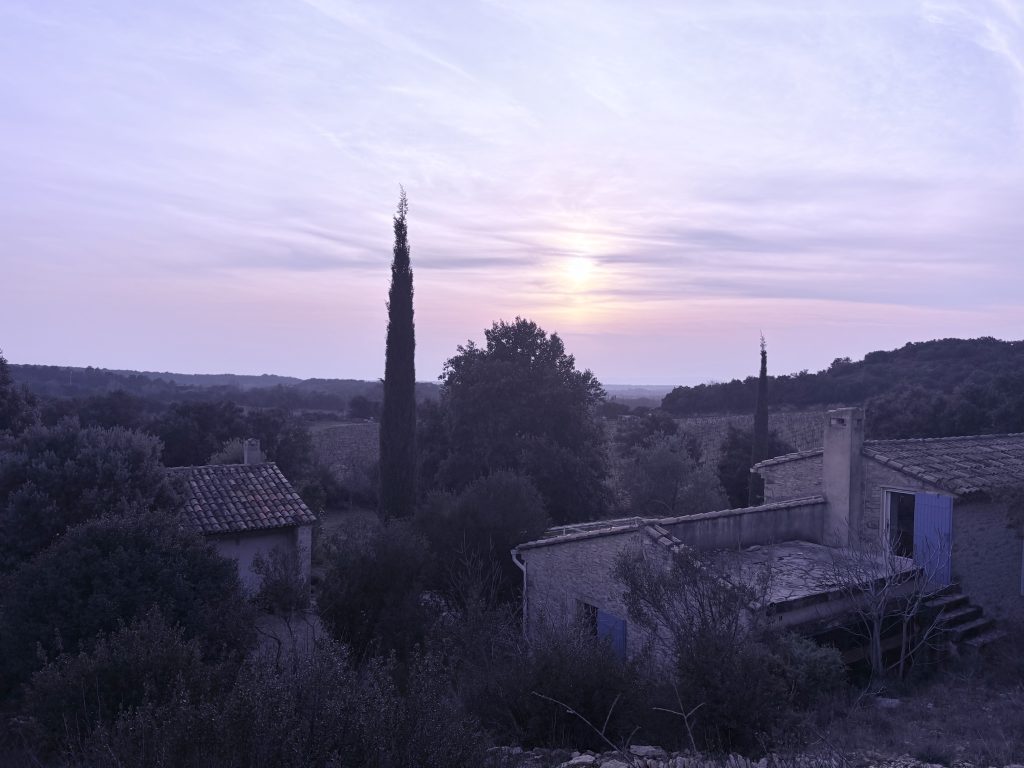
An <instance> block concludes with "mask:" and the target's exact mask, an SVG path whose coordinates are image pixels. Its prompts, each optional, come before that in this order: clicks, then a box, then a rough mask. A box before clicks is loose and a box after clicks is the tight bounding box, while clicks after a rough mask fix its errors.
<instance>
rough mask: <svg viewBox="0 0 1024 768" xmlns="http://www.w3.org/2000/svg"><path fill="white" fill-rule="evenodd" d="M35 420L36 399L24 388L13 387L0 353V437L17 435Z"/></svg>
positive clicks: (6, 365)
mask: <svg viewBox="0 0 1024 768" xmlns="http://www.w3.org/2000/svg"><path fill="white" fill-rule="evenodd" d="M37 420H38V411H37V403H36V398H35V397H34V396H33V395H32V394H31V393H30V392H29V391H28V390H27V389H25V388H24V387H19V386H17V385H15V383H14V380H13V379H12V378H11V368H10V366H9V365H8V364H7V359H6V358H5V357H4V356H3V352H2V351H0V435H2V434H3V433H4V432H10V433H12V434H18V433H19V432H21V431H22V430H24V429H27V428H28V427H29V426H31V425H32V424H35V423H36V421H37Z"/></svg>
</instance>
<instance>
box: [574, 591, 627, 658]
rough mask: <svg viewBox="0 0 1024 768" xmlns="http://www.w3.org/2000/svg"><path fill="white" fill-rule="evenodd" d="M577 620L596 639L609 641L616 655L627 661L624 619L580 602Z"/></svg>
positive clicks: (578, 602)
mask: <svg viewBox="0 0 1024 768" xmlns="http://www.w3.org/2000/svg"><path fill="white" fill-rule="evenodd" d="M576 620H577V621H578V622H579V623H580V626H582V627H583V628H584V629H585V630H586V631H588V632H589V633H590V634H591V635H593V636H594V637H600V638H605V639H607V640H608V642H609V643H611V646H612V650H613V651H615V655H616V656H618V657H619V659H621V660H623V661H625V659H626V622H625V620H624V619H620V618H619V617H618V616H615V615H614V614H611V613H608V612H607V611H603V610H601V609H600V608H598V607H597V606H596V605H591V604H590V603H586V602H583V601H582V600H578V601H577V602H576Z"/></svg>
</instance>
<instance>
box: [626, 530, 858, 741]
mask: <svg viewBox="0 0 1024 768" xmlns="http://www.w3.org/2000/svg"><path fill="white" fill-rule="evenodd" d="M615 575H616V578H617V579H618V580H619V581H620V582H621V583H622V584H623V586H624V587H625V588H626V592H625V595H624V598H625V601H626V604H627V607H628V610H629V615H630V618H632V619H633V620H634V621H636V622H638V624H640V626H642V627H644V628H645V629H646V630H647V631H648V632H650V633H651V634H652V636H655V637H658V638H660V639H662V640H663V642H665V643H667V646H668V647H667V648H664V650H667V651H668V654H667V655H668V657H669V659H670V662H671V670H672V673H673V677H674V680H673V682H674V685H675V689H676V692H677V695H678V704H679V708H680V709H679V711H682V712H693V716H692V718H691V719H690V721H689V723H688V724H687V725H688V726H689V727H690V728H692V731H693V734H694V737H695V738H696V739H697V741H698V743H699V745H700V746H701V747H703V748H705V749H710V750H716V751H717V750H722V751H745V752H750V751H755V750H758V749H762V748H764V747H765V746H768V745H771V744H772V743H776V742H777V741H778V740H780V739H784V738H788V736H789V735H790V734H791V732H792V730H793V729H794V727H795V724H796V722H797V720H798V718H797V713H798V712H799V711H800V710H802V709H806V708H808V707H809V706H811V705H812V704H813V702H814V701H815V700H816V697H817V696H818V695H819V694H822V693H827V692H828V691H829V690H833V689H834V688H835V687H837V686H838V685H839V684H840V683H841V681H842V679H843V667H842V663H841V660H840V658H839V655H838V653H836V652H835V651H834V650H830V649H818V648H817V647H815V646H814V645H813V644H812V643H809V641H806V640H801V639H799V638H795V637H791V636H788V635H786V634H783V633H780V632H778V631H777V630H775V629H774V628H773V625H772V624H771V623H770V622H769V621H768V620H767V618H766V616H765V614H764V612H763V610H762V609H761V607H760V606H761V605H763V599H764V595H765V594H766V592H767V590H766V588H767V585H766V584H755V583H751V582H747V581H739V580H737V579H736V578H735V575H734V574H733V573H732V572H730V571H729V570H728V569H727V568H724V567H721V566H720V565H719V564H718V561H717V560H716V559H715V558H714V556H713V555H708V554H705V553H698V552H696V551H694V550H691V549H681V550H680V551H678V552H676V553H674V554H673V555H672V556H671V559H670V562H668V563H666V562H665V561H664V559H662V557H658V556H654V555H652V554H651V553H649V552H647V551H645V550H643V549H637V550H635V551H627V552H624V553H622V554H621V555H620V556H619V558H618V560H617V562H616V565H615Z"/></svg>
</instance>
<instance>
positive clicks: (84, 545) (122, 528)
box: [0, 514, 253, 689]
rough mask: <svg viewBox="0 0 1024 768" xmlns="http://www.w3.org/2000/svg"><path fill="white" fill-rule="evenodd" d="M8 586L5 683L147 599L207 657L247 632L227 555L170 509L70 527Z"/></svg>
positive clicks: (244, 607)
mask: <svg viewBox="0 0 1024 768" xmlns="http://www.w3.org/2000/svg"><path fill="white" fill-rule="evenodd" d="M7 587H8V588H7V590H6V592H5V594H4V595H3V597H2V610H0V672H2V675H0V679H2V680H3V681H4V688H5V689H8V688H11V687H13V686H15V685H16V684H17V683H19V682H23V681H25V680H27V679H28V677H29V676H30V675H31V674H32V672H34V671H35V670H37V669H39V668H40V667H41V666H42V664H43V663H44V662H45V660H46V659H53V658H55V657H56V656H58V655H60V654H61V653H63V652H68V653H76V652H78V651H79V650H84V651H86V652H88V651H89V650H90V649H91V648H92V647H93V644H94V641H95V638H96V637H97V636H98V635H100V634H101V633H107V632H113V631H116V630H117V629H118V627H119V626H120V625H121V624H122V623H131V622H132V621H134V620H135V619H137V618H140V617H142V616H143V615H145V614H146V613H148V612H149V611H150V610H151V609H152V608H153V607H154V606H155V607H157V608H159V609H160V611H161V612H162V613H163V615H164V616H165V617H166V619H167V621H169V622H171V623H177V624H180V625H181V627H182V629H183V630H184V637H185V638H186V639H192V638H196V639H198V640H199V642H200V646H201V648H202V650H203V653H204V655H205V656H208V657H213V656H223V655H225V654H230V653H233V652H241V651H244V650H246V649H247V648H248V647H249V646H250V645H251V641H252V637H253V630H252V622H251V616H250V609H249V606H248V604H247V602H246V601H245V598H244V597H243V595H242V590H241V585H240V583H239V580H238V571H237V566H236V565H235V563H234V562H233V561H231V560H226V559H224V558H222V557H220V556H219V555H217V553H216V552H215V551H214V550H213V548H212V547H211V546H210V545H208V544H206V543H205V542H204V541H203V540H202V539H201V538H200V537H199V536H198V535H196V534H192V533H189V532H186V531H184V530H183V529H182V528H181V527H180V525H179V524H178V521H177V519H176V518H169V517H166V516H161V515H157V514H149V515H142V516H138V517H131V518H122V519H118V518H101V519H99V520H94V521H91V522H88V523H85V524H83V525H81V526H79V527H77V528H73V529H71V530H70V531H68V532H67V533H66V534H65V535H64V536H62V537H61V538H60V539H58V540H57V541H56V542H55V543H54V544H53V545H52V546H51V547H49V548H48V549H46V550H45V551H43V552H42V553H40V554H39V555H37V556H36V557H35V558H34V559H32V560H30V561H29V562H27V563H25V564H23V565H22V566H21V567H20V568H19V569H18V570H17V571H15V572H14V573H13V574H12V575H11V577H10V579H9V582H8V584H7ZM40 651H41V652H42V654H43V656H44V659H43V661H40V658H39V653H40Z"/></svg>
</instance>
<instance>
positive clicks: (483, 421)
mask: <svg viewBox="0 0 1024 768" xmlns="http://www.w3.org/2000/svg"><path fill="white" fill-rule="evenodd" d="M484 335H485V339H486V343H485V345H484V346H483V347H479V346H477V345H476V344H475V343H474V342H473V341H469V342H467V343H466V345H465V346H459V347H458V354H456V355H455V356H454V357H452V358H450V359H449V360H448V361H447V362H446V363H445V366H444V372H443V374H442V376H441V381H442V386H441V400H440V404H439V408H438V409H437V411H431V412H430V413H429V414H428V419H427V420H425V423H424V425H423V432H422V434H423V435H424V439H425V440H428V441H429V443H430V444H429V445H428V446H426V451H425V453H426V454H427V455H426V456H425V457H424V466H425V467H429V468H430V471H431V472H433V474H434V477H433V479H432V480H433V482H432V484H433V486H434V487H437V488H442V489H445V490H454V491H461V490H462V489H464V488H466V487H467V486H468V485H470V484H471V483H472V482H473V481H475V480H476V479H478V478H481V477H484V476H486V475H489V474H491V473H493V472H497V471H499V470H510V471H513V472H516V473H518V474H521V475H523V476H525V477H527V478H529V479H530V481H531V482H532V483H533V484H534V486H536V488H537V490H538V491H539V492H540V494H541V497H542V498H543V500H544V506H545V509H546V510H547V512H548V514H549V515H550V516H551V518H552V520H553V521H555V522H556V523H558V522H570V521H576V520H582V519H589V518H593V517H595V516H599V515H600V514H601V513H602V512H603V511H604V510H605V508H606V507H607V504H608V501H609V499H608V491H607V488H606V486H605V484H604V480H605V477H606V476H607V456H606V451H605V436H604V430H603V428H602V426H601V423H600V420H599V418H598V416H597V406H598V405H599V404H600V403H601V402H602V401H603V400H604V397H605V392H604V388H603V387H602V386H601V383H600V382H599V381H598V380H597V379H596V378H595V377H594V375H593V374H592V373H591V372H590V371H589V370H584V371H579V370H577V369H576V361H575V358H574V357H573V356H572V355H570V354H567V353H566V351H565V346H564V345H563V343H562V340H561V339H560V338H559V336H558V334H557V333H553V334H551V335H550V336H549V335H548V334H547V333H546V332H545V331H544V329H543V328H541V327H539V326H538V325H537V324H536V323H534V322H532V321H530V320H525V319H523V318H520V317H517V318H516V319H515V321H514V322H512V323H507V322H504V321H499V322H496V323H494V324H493V325H492V326H491V327H490V328H489V329H487V330H486V331H485V333H484Z"/></svg>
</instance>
